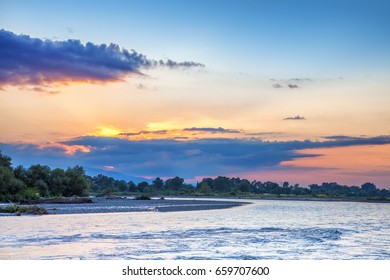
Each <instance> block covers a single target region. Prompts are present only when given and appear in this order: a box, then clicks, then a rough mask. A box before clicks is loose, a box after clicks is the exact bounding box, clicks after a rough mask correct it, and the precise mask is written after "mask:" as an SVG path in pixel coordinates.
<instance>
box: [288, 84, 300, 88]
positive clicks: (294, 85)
mask: <svg viewBox="0 0 390 280" xmlns="http://www.w3.org/2000/svg"><path fill="white" fill-rule="evenodd" d="M287 86H288V87H289V88H290V89H294V88H299V86H298V85H296V84H288V85H287Z"/></svg>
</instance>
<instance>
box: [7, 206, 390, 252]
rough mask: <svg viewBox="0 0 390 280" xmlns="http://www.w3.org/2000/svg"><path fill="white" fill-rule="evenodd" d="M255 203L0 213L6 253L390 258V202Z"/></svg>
mask: <svg viewBox="0 0 390 280" xmlns="http://www.w3.org/2000/svg"><path fill="white" fill-rule="evenodd" d="M248 201H250V200H248ZM250 202H252V204H249V205H245V206H240V207H234V208H229V209H220V210H204V211H182V212H156V211H152V212H148V211H147V212H145V211H144V212H128V213H126V212H122V213H95V214H62V215H47V216H21V217H16V216H8V217H0V259H390V204H380V203H378V204H376V203H357V202H313V201H312V202H310V201H276V200H275V201H266V200H252V201H250ZM218 203H219V202H218Z"/></svg>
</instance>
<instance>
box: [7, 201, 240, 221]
mask: <svg viewBox="0 0 390 280" xmlns="http://www.w3.org/2000/svg"><path fill="white" fill-rule="evenodd" d="M91 200H92V203H82V204H71V203H70V204H64V203H60V204H57V203H42V204H40V206H41V207H43V208H44V209H46V210H47V214H49V215H50V214H92V213H117V212H146V211H148V212H176V211H199V210H215V209H226V208H231V207H237V206H242V205H245V204H248V202H243V201H226V200H220V199H214V200H211V199H210V200H204V199H199V198H197V199H195V198H191V199H188V198H187V199H186V198H165V199H159V198H156V199H151V200H135V199H134V198H132V197H129V198H127V197H122V198H118V199H107V198H105V197H93V198H91ZM3 207H4V206H3ZM8 215H15V214H11V213H8ZM3 216H4V214H3Z"/></svg>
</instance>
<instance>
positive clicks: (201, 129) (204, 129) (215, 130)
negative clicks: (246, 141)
mask: <svg viewBox="0 0 390 280" xmlns="http://www.w3.org/2000/svg"><path fill="white" fill-rule="evenodd" d="M183 130H184V131H198V132H211V133H240V131H239V130H236V129H225V128H222V127H217V128H215V127H191V128H184V129H183Z"/></svg>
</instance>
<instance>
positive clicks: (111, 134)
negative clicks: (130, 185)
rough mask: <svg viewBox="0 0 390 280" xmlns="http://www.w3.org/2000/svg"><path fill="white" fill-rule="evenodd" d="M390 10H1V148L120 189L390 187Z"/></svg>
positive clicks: (282, 3) (339, 3)
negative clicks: (221, 182) (157, 181)
mask: <svg viewBox="0 0 390 280" xmlns="http://www.w3.org/2000/svg"><path fill="white" fill-rule="evenodd" d="M389 15H390V2H389V1H386V0H383V1H382V0H355V1H353V0H326V1H325V0H294V1H293V0H272V1H271V0H253V1H251V0H240V1H238V0H236V1H228V0H224V1H222V0H215V1H206V0H197V1H195V0H189V1H173V0H164V1H152V0H144V1H140V0H137V1H135V0H133V1H131V0H127V1H18V0H12V1H11V0H2V1H1V2H0V131H1V133H0V150H1V151H2V153H4V154H7V155H9V156H11V157H12V158H13V164H14V166H16V165H19V164H22V165H24V166H29V165H31V164H36V163H40V164H46V165H49V166H51V167H62V168H66V167H68V166H74V165H76V164H78V165H82V166H83V167H85V169H86V170H87V173H88V174H90V175H96V174H98V173H104V174H107V175H110V176H113V177H115V178H124V179H134V177H137V178H148V179H150V178H155V177H157V176H159V177H162V178H169V177H173V176H180V177H183V178H185V179H186V181H187V182H195V181H196V180H199V179H200V178H203V177H215V176H219V175H224V176H235V177H236V176H239V177H241V178H248V179H251V180H259V181H275V182H279V183H280V182H282V181H288V182H290V183H292V184H294V183H299V184H301V185H302V186H307V185H308V184H310V183H322V182H334V181H336V182H338V183H341V184H348V185H353V184H354V185H361V184H363V183H365V182H372V183H375V184H376V185H377V186H378V187H381V188H389V187H390V17H389Z"/></svg>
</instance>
